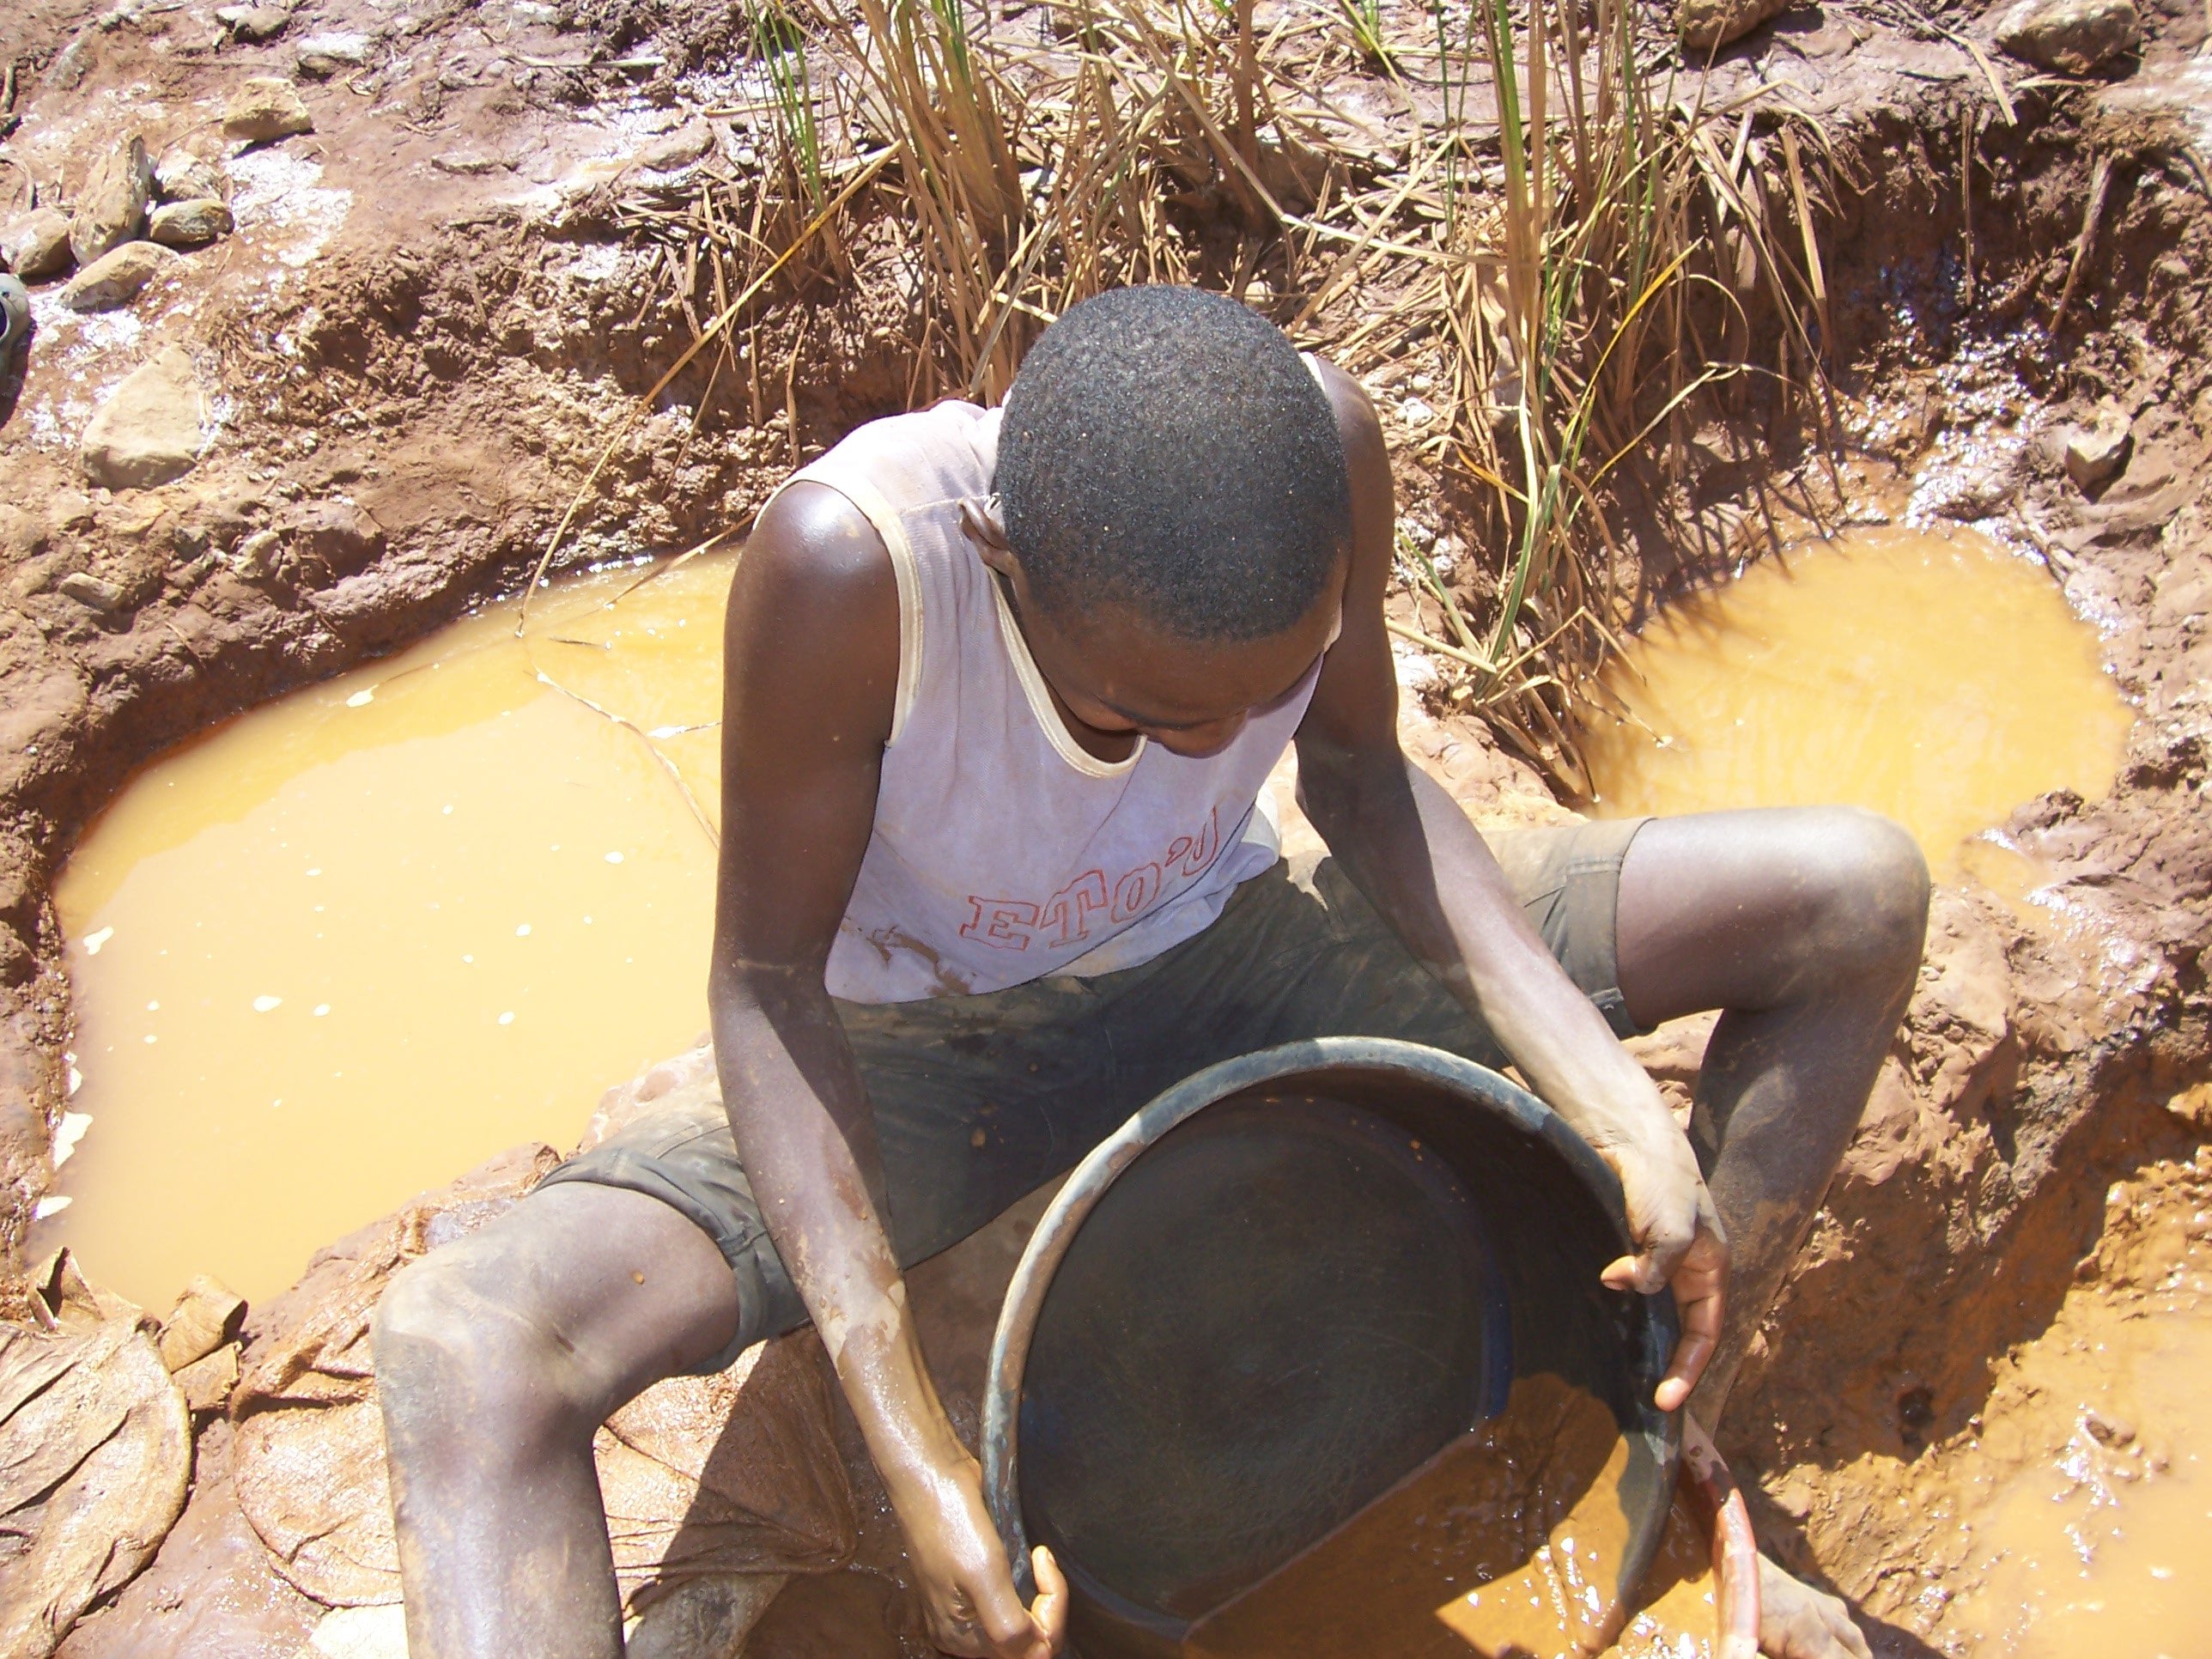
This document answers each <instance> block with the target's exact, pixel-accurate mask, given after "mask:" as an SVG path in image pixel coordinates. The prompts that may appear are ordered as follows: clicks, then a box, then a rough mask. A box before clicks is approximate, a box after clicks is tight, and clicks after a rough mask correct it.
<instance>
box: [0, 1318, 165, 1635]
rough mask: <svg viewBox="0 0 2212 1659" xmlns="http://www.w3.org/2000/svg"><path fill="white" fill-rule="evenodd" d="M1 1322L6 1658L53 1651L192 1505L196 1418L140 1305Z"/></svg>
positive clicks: (1, 1584) (1, 1599)
mask: <svg viewBox="0 0 2212 1659" xmlns="http://www.w3.org/2000/svg"><path fill="white" fill-rule="evenodd" d="M39 1300H40V1303H41V1304H42V1305H41V1306H40V1309H39V1310H37V1311H39V1312H40V1314H42V1315H44V1318H43V1319H42V1320H41V1322H40V1323H41V1324H42V1325H43V1326H44V1327H45V1328H37V1327H33V1326H30V1325H20V1324H0V1534H4V1535H5V1536H6V1537H7V1539H8V1541H9V1548H8V1550H7V1553H6V1554H5V1556H4V1557H0V1653H5V1654H8V1655H9V1656H11V1659H46V1656H47V1655H50V1654H52V1652H53V1650H54V1649H55V1647H56V1645H57V1644H58V1643H59V1642H60V1640H61V1638H63V1636H64V1635H65V1634H66V1633H67V1632H68V1631H69V1629H70V1626H72V1625H74V1624H75V1623H76V1621H77V1620H78V1619H79V1617H81V1616H82V1614H83V1613H84V1611H85V1609H86V1608H88V1607H90V1606H92V1605H93V1604H94V1602H95V1601H101V1600H103V1599H105V1598H107V1597H110V1596H112V1595H115V1594H116V1593H117V1592H118V1591H119V1590H120V1589H122V1588H123V1587H124V1586H125V1584H127V1583H130V1582H131V1578H132V1577H135V1576H136V1575H137V1571H138V1570H139V1569H140V1568H141V1567H143V1566H144V1565H146V1563H147V1562H148V1561H149V1559H152V1557H153V1554H154V1553H155V1550H156V1549H157V1548H159V1547H160V1546H161V1541H162V1539H164V1538H165V1537H167V1535H168V1531H169V1528H170V1527H171V1526H172V1525H173V1524H174V1522H175V1521H176V1519H177V1516H178V1514H179V1512H180V1511H181V1510H183V1508H184V1505H185V1485H186V1482H187V1480H188V1479H189V1477H190V1474H191V1456H192V1431H191V1417H190V1415H189V1413H187V1411H186V1409H185V1400H184V1395H183V1393H182V1391H181V1390H180V1389H179V1388H178V1387H177V1385H176V1383H174V1382H173V1381H172V1380H171V1379H170V1376H169V1374H168V1372H167V1371H166V1370H163V1369H162V1367H161V1357H160V1356H159V1355H158V1354H156V1353H155V1352H154V1344H153V1341H152V1340H151V1339H150V1338H149V1337H148V1335H147V1334H145V1332H143V1330H141V1329H140V1328H139V1327H138V1321H137V1316H136V1310H130V1311H128V1312H125V1313H122V1314H120V1315H119V1316H116V1317H112V1318H106V1319H101V1320H99V1321H98V1322H92V1323H90V1324H89V1328H83V1325H84V1323H85V1322H84V1321H82V1320H81V1319H78V1318H76V1317H73V1316H67V1315H65V1314H64V1311H63V1310H59V1309H52V1310H49V1306H48V1305H46V1304H45V1298H44V1297H43V1296H41V1297H40V1298H39Z"/></svg>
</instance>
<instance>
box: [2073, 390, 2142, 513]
mask: <svg viewBox="0 0 2212 1659" xmlns="http://www.w3.org/2000/svg"><path fill="white" fill-rule="evenodd" d="M2065 455H2066V476H2067V477H2069V478H2071V479H2073V480H2074V487H2075V489H2078V490H2080V491H2081V493H2082V494H2083V495H2087V494H2088V493H2089V492H2090V491H2091V490H2093V489H2095V488H2096V487H2097V486H2098V485H2100V484H2101V483H2105V482H2106V481H2107V480H2108V479H2110V478H2112V477H2113V476H2114V475H2115V474H2117V473H2118V471H2120V469H2121V468H2122V467H2124V466H2125V465H2127V463H2128V417H2127V416H2125V415H2124V414H2122V413H2121V412H2120V411H2119V410H2117V409H2114V408H2112V407H2111V406H2110V405H2109V404H2108V405H2106V407H2105V408H2102V409H2100V410H2098V411H2097V418H2096V421H2095V422H2093V424H2092V425H2091V426H2089V427H2088V428H2087V429H2086V430H2085V429H2084V428H2081V427H2075V428H2070V429H2069V431H2068V432H2067V434H2066V450H2065Z"/></svg>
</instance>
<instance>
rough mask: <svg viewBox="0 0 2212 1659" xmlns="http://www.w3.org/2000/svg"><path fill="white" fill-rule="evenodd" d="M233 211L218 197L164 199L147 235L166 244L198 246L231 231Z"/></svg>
mask: <svg viewBox="0 0 2212 1659" xmlns="http://www.w3.org/2000/svg"><path fill="white" fill-rule="evenodd" d="M230 230H231V219H230V210H229V208H228V207H226V206H225V205H224V204H222V202H221V201H219V200H218V199H216V197H207V198H206V199H204V200H202V201H197V202H164V203H163V204H161V206H160V207H157V208H155V210H154V216H153V219H152V221H151V222H149V224H148V225H147V228H146V234H147V235H148V236H149V238H151V239H152V240H155V241H156V242H159V243H161V246H164V247H198V246H202V245H203V244H205V243H208V242H212V241H213V240H215V239H216V237H218V236H228V235H229V234H230Z"/></svg>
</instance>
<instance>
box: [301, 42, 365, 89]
mask: <svg viewBox="0 0 2212 1659" xmlns="http://www.w3.org/2000/svg"><path fill="white" fill-rule="evenodd" d="M294 52H295V60H294V61H295V62H296V63H297V64H299V66H300V73H301V74H302V75H306V76H313V78H314V79H316V80H318V81H327V80H329V79H330V78H331V76H333V75H336V74H338V73H339V72H340V71H342V70H357V69H367V68H368V53H369V39H368V36H367V35H365V34H339V33H324V34H310V35H307V36H306V37H305V38H304V39H302V40H301V41H300V43H299V45H298V46H295V48H294Z"/></svg>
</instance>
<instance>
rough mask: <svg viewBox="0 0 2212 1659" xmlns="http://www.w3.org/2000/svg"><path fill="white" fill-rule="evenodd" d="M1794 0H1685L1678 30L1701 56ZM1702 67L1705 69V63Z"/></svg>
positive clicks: (1678, 12)
mask: <svg viewBox="0 0 2212 1659" xmlns="http://www.w3.org/2000/svg"><path fill="white" fill-rule="evenodd" d="M1789 3H1790V0H1681V3H1680V6H1679V8H1678V9H1676V11H1675V14H1674V30H1675V33H1677V34H1679V35H1680V37H1681V40H1682V46H1683V48H1684V50H1685V51H1686V52H1692V53H1696V54H1698V55H1699V58H1704V57H1706V56H1710V55H1711V53H1713V52H1717V51H1719V50H1720V49H1721V48H1722V47H1723V46H1726V45H1728V44H1729V42H1730V41H1731V40H1739V39H1741V37H1743V36H1744V35H1747V34H1748V33H1751V32H1752V30H1753V29H1755V28H1757V27H1759V25H1760V24H1761V23H1764V22H1765V21H1766V20H1767V19H1768V18H1770V17H1773V16H1776V15H1778V14H1779V13H1781V12H1782V11H1783V10H1784V9H1786V8H1787V7H1788V5H1789ZM1699 67H1700V68H1702V67H1703V64H1702V62H1701V63H1700V64H1699Z"/></svg>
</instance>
